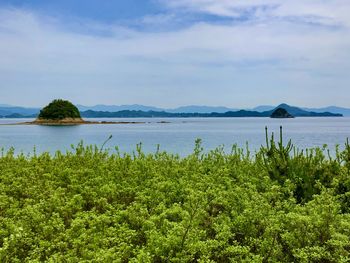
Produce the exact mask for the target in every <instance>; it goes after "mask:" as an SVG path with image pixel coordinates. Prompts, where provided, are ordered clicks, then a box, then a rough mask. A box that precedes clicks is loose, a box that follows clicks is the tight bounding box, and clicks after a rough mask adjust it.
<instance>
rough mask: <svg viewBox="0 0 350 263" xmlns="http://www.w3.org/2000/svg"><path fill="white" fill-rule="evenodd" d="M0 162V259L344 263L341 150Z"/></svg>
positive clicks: (349, 229)
mask: <svg viewBox="0 0 350 263" xmlns="http://www.w3.org/2000/svg"><path fill="white" fill-rule="evenodd" d="M324 152H325V151H324V150H322V149H314V150H308V151H306V152H305V151H298V150H297V149H295V148H294V147H293V145H292V144H291V143H290V142H289V143H287V145H284V144H283V141H282V139H280V141H279V142H277V143H276V142H275V141H274V140H273V139H272V140H267V146H266V147H262V149H261V150H260V151H259V152H257V153H256V154H255V155H254V156H252V155H251V153H249V152H246V151H244V150H242V149H239V148H237V147H233V148H232V152H231V153H225V152H224V150H223V148H218V149H216V150H213V151H211V152H209V153H204V152H203V149H202V148H201V145H200V141H197V142H196V146H195V149H194V152H193V154H191V155H189V156H187V157H184V158H182V157H179V156H178V155H173V154H169V153H166V152H160V151H157V152H156V153H154V154H144V153H143V152H142V149H141V145H138V147H137V150H136V151H135V152H134V153H133V154H120V153H118V151H117V153H114V154H112V153H109V152H108V151H106V150H102V149H99V148H98V147H93V146H88V147H85V146H83V144H82V143H81V144H79V145H78V146H77V147H75V148H74V150H73V151H72V152H67V153H61V152H57V153H56V154H55V155H53V156H51V155H49V154H48V153H44V154H41V155H36V154H34V155H32V156H25V155H23V154H22V155H15V154H14V152H13V150H12V151H9V152H7V153H3V154H2V156H1V158H0V261H1V262H29V261H32V262H42V261H48V262H80V261H84V262H349V260H350V214H349V205H350V147H349V144H347V145H346V146H345V150H344V151H343V152H339V151H338V152H337V156H336V158H330V157H326V156H325V154H324Z"/></svg>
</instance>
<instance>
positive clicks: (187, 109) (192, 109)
mask: <svg viewBox="0 0 350 263" xmlns="http://www.w3.org/2000/svg"><path fill="white" fill-rule="evenodd" d="M77 107H78V109H79V110H80V111H88V110H92V111H109V112H117V111H126V110H127V111H166V112H170V113H211V112H219V113H224V112H227V111H237V110H238V109H232V108H227V107H219V106H218V107H212V106H197V105H190V106H182V107H178V108H173V109H164V108H158V107H152V106H145V105H139V104H133V105H120V106H117V105H102V104H101V105H95V106H83V105H77Z"/></svg>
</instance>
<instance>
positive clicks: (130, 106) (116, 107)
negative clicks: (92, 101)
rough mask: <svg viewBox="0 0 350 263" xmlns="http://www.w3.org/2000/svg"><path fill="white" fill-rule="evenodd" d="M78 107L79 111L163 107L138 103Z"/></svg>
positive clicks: (134, 109)
mask: <svg viewBox="0 0 350 263" xmlns="http://www.w3.org/2000/svg"><path fill="white" fill-rule="evenodd" d="M77 107H78V109H79V110H80V111H88V110H92V111H109V112H116V111H124V110H130V111H163V110H164V109H161V108H157V107H152V106H144V105H139V104H132V105H120V106H118V105H103V104H99V105H95V106H83V105H77Z"/></svg>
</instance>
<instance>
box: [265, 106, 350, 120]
mask: <svg viewBox="0 0 350 263" xmlns="http://www.w3.org/2000/svg"><path fill="white" fill-rule="evenodd" d="M278 108H282V109H285V110H286V111H287V112H288V113H289V114H291V115H293V116H294V117H331V116H334V117H340V116H343V115H342V114H337V113H331V112H313V111H306V110H303V109H301V108H298V107H295V106H290V105H288V104H285V103H282V104H280V105H278V106H277V107H276V108H275V109H278ZM275 109H274V110H275ZM274 110H272V111H267V113H268V112H270V113H271V114H272V112H273V111H274Z"/></svg>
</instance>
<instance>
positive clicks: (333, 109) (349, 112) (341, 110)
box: [303, 106, 350, 117]
mask: <svg viewBox="0 0 350 263" xmlns="http://www.w3.org/2000/svg"><path fill="white" fill-rule="evenodd" d="M303 109H304V110H306V111H313V112H334V113H341V114H343V115H344V116H346V117H350V109H347V108H343V107H337V106H329V107H324V108H303Z"/></svg>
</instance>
